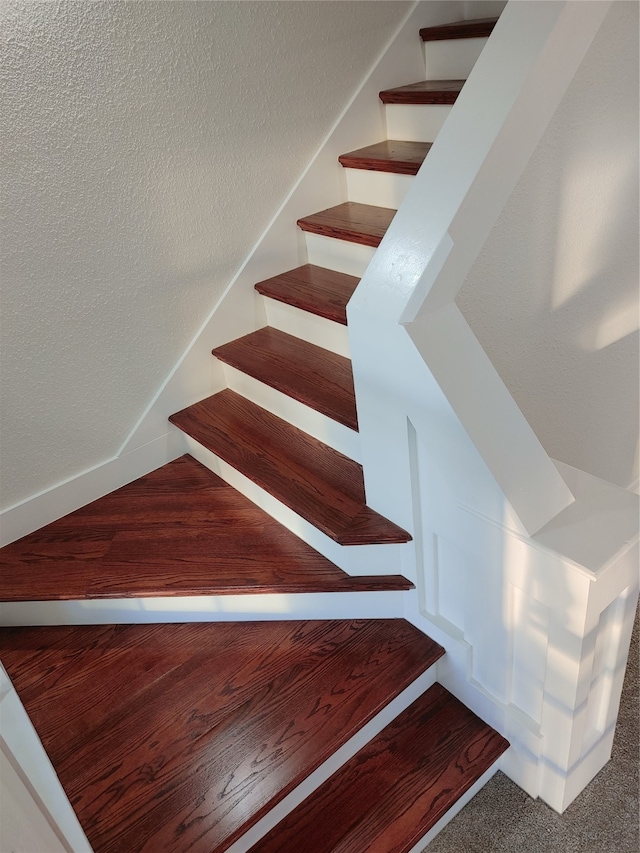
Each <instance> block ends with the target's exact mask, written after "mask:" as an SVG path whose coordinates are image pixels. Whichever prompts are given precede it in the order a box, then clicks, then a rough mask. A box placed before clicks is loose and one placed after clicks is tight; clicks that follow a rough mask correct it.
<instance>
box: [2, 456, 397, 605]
mask: <svg viewBox="0 0 640 853" xmlns="http://www.w3.org/2000/svg"><path fill="white" fill-rule="evenodd" d="M411 587H412V584H411V583H410V581H408V580H406V578H403V577H400V576H398V575H390V576H387V577H375V576H372V577H349V575H347V574H345V573H344V572H343V571H341V570H340V569H339V568H338V567H337V566H335V565H334V564H333V563H330V562H329V561H328V560H327V559H325V558H324V557H323V556H321V555H320V554H318V553H317V551H314V550H313V549H312V548H310V547H309V546H308V545H307V544H306V543H304V542H303V541H302V540H301V539H299V538H298V537H297V536H294V535H293V534H292V533H290V532H289V531H288V530H287V529H286V528H284V527H282V525H280V524H278V522H276V521H274V520H273V519H272V518H271V517H270V516H269V515H267V514H266V513H265V512H263V511H262V510H261V509H259V508H258V507H257V506H255V504H253V503H251V501H249V500H247V498H245V497H244V496H243V495H241V494H240V493H239V492H237V491H236V490H235V489H233V488H232V487H231V486H229V485H227V483H225V482H224V481H223V480H221V479H220V478H219V477H217V476H216V475H215V474H213V473H212V472H211V471H209V470H208V469H207V468H205V467H203V466H202V465H200V464H199V463H198V462H196V461H195V460H194V459H192V458H191V457H190V456H183V457H181V458H180V459H177V460H175V461H174V462H171V463H170V464H168V465H164V466H163V467H162V468H159V469H158V470H157V471H154V472H152V473H151V474H147V475H146V476H145V477H142V478H140V479H139V480H136V481H135V482H133V483H131V484H129V485H128V486H124V487H123V488H121V489H118V490H117V491H116V492H112V493H111V494H110V495H107V496H106V497H103V498H100V499H99V500H97V501H94V502H93V503H91V504H89V505H88V506H86V507H83V508H82V509H79V510H78V511H77V512H73V513H71V514H70V515H67V516H65V517H64V518H61V519H60V520H59V521H55V522H53V523H52V524H49V525H47V526H46V527H43V528H42V529H41V530H38V531H36V532H35V533H31V534H29V535H28V536H25V537H24V538H22V539H20V540H18V541H17V542H14V543H12V544H11V545H7V546H5V547H4V548H2V549H1V550H0V600H2V601H45V600H63V599H90V598H114V597H117V598H131V597H145V596H172V595H226V594H243V593H281V594H285V593H306V592H352V591H357V590H391V589H409V588H411Z"/></svg>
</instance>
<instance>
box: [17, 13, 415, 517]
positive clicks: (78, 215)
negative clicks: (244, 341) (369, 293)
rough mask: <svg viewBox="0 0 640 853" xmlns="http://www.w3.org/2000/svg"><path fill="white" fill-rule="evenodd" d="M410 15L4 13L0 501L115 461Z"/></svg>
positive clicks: (18, 496)
mask: <svg viewBox="0 0 640 853" xmlns="http://www.w3.org/2000/svg"><path fill="white" fill-rule="evenodd" d="M407 9H408V4H407V3H404V2H371V3H369V2H353V3H348V2H341V3H329V2H320V3H316V2H300V3H297V2H171V3H157V2H140V1H139V2H135V3H121V2H110V0H104V2H100V3H73V2H65V0H62V2H59V3H45V2H42V3H40V2H33V0H4V2H3V3H1V4H0V31H1V34H2V42H3V43H2V45H1V46H0V50H1V59H0V62H1V63H2V87H3V93H2V98H3V121H2V123H1V125H0V134H1V136H0V148H1V150H2V170H3V187H2V192H3V199H2V214H3V221H2V269H1V276H2V295H1V300H2V301H1V308H2V326H1V328H0V333H1V336H0V344H1V350H0V370H1V376H0V378H1V383H2V384H1V391H2V398H1V407H0V416H1V421H0V428H1V433H0V438H1V445H0V452H1V464H2V470H1V484H2V496H1V501H2V506H3V507H6V506H9V505H11V504H13V503H15V502H17V501H19V500H21V499H23V498H26V497H28V496H30V495H32V494H34V493H35V492H37V491H39V490H41V489H44V488H46V487H48V486H51V485H54V484H56V483H58V482H60V481H61V480H63V479H66V478H68V477H71V476H73V475H75V474H76V473H78V472H80V471H83V470H85V469H86V468H88V467H90V466H92V465H94V464H97V463H99V462H101V461H103V460H105V459H107V458H109V457H110V456H112V455H113V454H114V453H115V452H116V451H117V449H118V447H119V446H120V445H121V443H122V441H123V440H124V439H125V438H126V436H127V435H128V433H129V431H130V430H131V429H132V428H133V426H134V424H135V423H136V421H137V419H138V418H139V416H140V414H141V413H142V411H143V410H144V408H145V407H146V405H147V404H148V402H149V400H150V399H151V397H152V396H153V394H154V393H155V392H156V390H157V389H158V387H159V386H160V384H161V383H162V381H163V380H164V379H165V378H166V376H167V374H168V373H169V371H170V369H171V368H172V367H173V365H174V364H175V362H176V361H177V359H178V357H179V356H180V354H181V353H182V351H183V350H184V348H185V347H186V345H187V344H188V342H189V341H190V340H191V338H192V337H193V335H194V334H195V332H196V330H197V328H198V327H199V325H200V323H201V322H202V320H203V319H204V317H205V316H206V315H207V313H208V312H209V311H210V309H211V307H212V306H213V305H214V304H215V301H216V299H217V297H218V296H219V294H220V293H221V292H222V290H223V289H224V288H225V287H226V285H227V284H228V282H229V280H230V278H231V277H232V275H233V274H234V272H235V271H236V269H237V268H238V266H239V265H240V263H241V262H242V260H243V259H244V257H245V256H246V254H247V253H248V251H249V250H250V248H251V247H252V246H253V244H254V243H255V241H256V240H257V238H258V237H259V235H260V233H261V232H262V230H263V229H264V228H265V226H266V225H267V223H268V221H269V220H270V219H271V217H272V216H273V214H274V213H275V210H276V208H277V206H278V205H279V203H280V202H281V201H282V199H283V197H284V196H285V195H286V193H287V191H288V189H289V188H290V186H291V185H292V184H293V182H294V180H295V179H296V178H297V176H298V175H299V173H300V172H301V170H302V168H303V167H304V166H305V165H306V163H307V162H308V161H309V159H310V158H311V156H312V154H313V153H314V151H315V150H316V148H317V147H318V145H319V144H320V142H321V141H322V138H323V136H324V135H325V134H326V133H327V132H328V130H329V129H330V127H331V125H332V124H333V122H334V121H335V120H336V118H337V117H338V115H339V113H340V111H341V110H342V108H343V107H344V105H345V104H346V103H347V101H348V100H349V98H350V96H351V95H352V93H353V91H354V89H355V88H356V86H357V85H358V84H359V82H360V81H361V80H362V78H363V77H364V75H365V73H366V71H367V70H368V68H369V67H370V66H371V64H372V63H373V61H374V60H375V58H376V57H377V55H378V54H379V52H380V50H381V49H382V47H383V45H384V44H385V42H386V41H387V40H388V38H389V37H390V35H391V34H392V32H393V30H394V29H395V27H396V26H397V25H398V23H399V22H400V20H401V18H402V17H403V15H404V14H405V13H406V11H407Z"/></svg>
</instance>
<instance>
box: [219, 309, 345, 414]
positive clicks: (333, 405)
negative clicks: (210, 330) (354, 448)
mask: <svg viewBox="0 0 640 853" xmlns="http://www.w3.org/2000/svg"><path fill="white" fill-rule="evenodd" d="M213 354H214V355H215V356H216V358H219V359H221V360H222V361H224V362H225V364H229V365H231V366H232V367H235V368H237V369H238V370H241V371H242V372H243V373H246V374H248V375H249V376H252V377H253V378H254V379H258V380H260V382H264V383H265V384H267V385H270V386H271V387H272V388H276V389H277V390H278V391H281V392H282V393H283V394H287V395H288V396H289V397H293V398H294V399H295V400H298V401H299V402H301V403H304V404H305V405H307V406H310V407H311V408H312V409H315V410H316V411H318V412H321V413H322V414H323V415H326V416H327V417H329V418H332V419H333V420H334V421H338V423H341V424H343V425H344V426H346V427H349V428H350V429H353V430H357V429H358V417H357V415H356V395H355V391H354V388H353V373H352V371H351V362H350V361H349V359H348V358H344V357H343V356H340V355H336V354H335V353H333V352H329V350H326V349H322V348H321V347H317V346H314V345H313V344H310V343H307V342H306V341H303V340H301V339H300V338H296V337H294V336H293V335H288V334H285V332H281V331H279V330H278V329H271V328H269V327H268V326H265V327H264V328H262V329H258V330H257V331H256V332H252V333H251V334H248V335H245V336H244V337H242V338H238V339H237V340H235V341H231V342H230V343H228V344H224V345H223V346H220V347H217V348H216V349H214V350H213Z"/></svg>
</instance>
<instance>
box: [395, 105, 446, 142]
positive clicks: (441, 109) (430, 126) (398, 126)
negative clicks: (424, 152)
mask: <svg viewBox="0 0 640 853" xmlns="http://www.w3.org/2000/svg"><path fill="white" fill-rule="evenodd" d="M385 112H386V117H387V136H388V137H389V139H406V140H407V142H433V141H434V139H435V138H436V136H437V135H438V133H439V131H440V129H441V128H442V125H443V124H444V123H445V121H446V119H447V117H448V116H449V113H450V112H451V107H450V106H448V105H444V104H429V105H424V104H387V105H386V109H385Z"/></svg>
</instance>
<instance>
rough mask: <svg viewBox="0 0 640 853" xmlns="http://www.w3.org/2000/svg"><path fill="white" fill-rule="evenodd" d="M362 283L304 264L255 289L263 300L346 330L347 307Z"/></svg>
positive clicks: (322, 268)
mask: <svg viewBox="0 0 640 853" xmlns="http://www.w3.org/2000/svg"><path fill="white" fill-rule="evenodd" d="M359 281H360V279H359V278H356V277H355V276H352V275H346V274H345V273H341V272H336V271H335V270H328V269H325V268H324V267H318V266H315V265H314V264H304V266H301V267H298V268H297V269H294V270H289V271H288V272H284V273H281V274H280V275H277V276H274V277H273V278H268V279H266V280H265V281H260V282H258V284H256V286H255V287H256V290H257V291H258V293H261V294H262V295H263V296H268V297H269V298H270V299H276V300H277V301H278V302H286V303H287V304H288V305H293V306H294V307H295V308H300V309H301V310H302V311H309V312H310V313H311V314H316V315H317V316H318V317H324V318H325V319H327V320H333V321H334V322H335V323H341V324H342V325H343V326H346V325H347V303H348V302H349V300H350V299H351V297H352V296H353V292H354V290H355V289H356V287H357V285H358V282H359Z"/></svg>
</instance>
